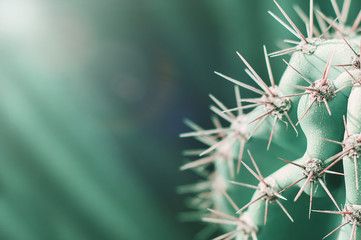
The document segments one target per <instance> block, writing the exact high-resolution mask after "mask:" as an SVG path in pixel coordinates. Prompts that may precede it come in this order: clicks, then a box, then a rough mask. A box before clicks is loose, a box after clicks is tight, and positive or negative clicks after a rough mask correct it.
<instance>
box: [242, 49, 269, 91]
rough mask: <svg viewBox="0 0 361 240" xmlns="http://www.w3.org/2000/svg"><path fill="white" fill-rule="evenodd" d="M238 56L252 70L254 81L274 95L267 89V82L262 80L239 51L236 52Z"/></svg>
mask: <svg viewBox="0 0 361 240" xmlns="http://www.w3.org/2000/svg"><path fill="white" fill-rule="evenodd" d="M236 53H237V55H238V57H239V58H240V59H241V60H242V62H243V63H244V64H245V65H246V66H247V68H248V69H249V70H250V71H251V72H252V74H253V75H254V76H255V77H256V79H257V81H256V83H257V84H258V85H259V86H260V87H261V88H262V89H263V90H264V91H265V92H269V93H270V94H271V96H275V95H274V93H273V92H272V91H271V89H269V87H268V86H267V84H266V83H265V82H264V81H263V80H262V78H261V77H260V76H259V75H258V74H257V72H256V71H255V70H254V69H253V68H252V67H251V65H250V64H249V63H248V62H247V60H246V59H245V58H244V57H243V56H242V55H241V54H240V53H239V52H236Z"/></svg>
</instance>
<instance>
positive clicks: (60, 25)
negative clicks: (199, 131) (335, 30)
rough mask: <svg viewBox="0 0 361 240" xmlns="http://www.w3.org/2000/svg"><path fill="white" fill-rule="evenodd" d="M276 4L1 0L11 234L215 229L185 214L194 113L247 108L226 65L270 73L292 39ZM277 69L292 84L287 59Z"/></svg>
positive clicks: (4, 217)
mask: <svg viewBox="0 0 361 240" xmlns="http://www.w3.org/2000/svg"><path fill="white" fill-rule="evenodd" d="M279 2H280V4H281V5H283V6H284V7H285V9H286V10H287V11H288V12H290V13H291V14H292V15H294V11H293V9H292V6H293V4H295V3H297V4H299V5H301V6H302V7H303V8H304V9H308V3H307V1H303V0H302V1H301V0H298V1H297V0H293V1H289V0H288V1H286V0H280V1H279ZM324 2H325V4H326V5H327V6H326V7H323V9H326V12H327V9H329V5H330V4H329V1H324ZM356 2H357V1H356ZM356 4H360V3H356ZM358 9H359V8H358ZM267 10H272V11H274V12H277V13H278V11H277V9H276V7H275V6H274V4H273V2H272V1H271V0H263V1H260V0H197V1H194V0H61V1H60V0H0V50H1V55H0V116H1V117H0V130H1V134H0V149H1V151H0V152H1V154H0V156H1V157H0V239H2V240H43V239H47V240H49V239H59V240H82V239H111V240H113V239H121V240H145V239H148V240H153V239H174V240H178V239H179V240H180V239H182V240H184V239H193V236H194V234H196V233H197V231H199V230H200V229H201V228H202V224H201V223H181V222H179V221H178V219H177V216H178V215H179V213H180V212H182V211H186V210H187V209H186V207H185V206H184V200H185V197H186V196H180V195H177V194H176V191H175V189H176V187H177V186H179V185H182V184H189V183H192V182H194V181H196V180H197V177H196V176H195V175H194V174H192V173H191V172H184V173H182V172H180V171H179V170H178V169H179V166H180V165H181V164H182V163H183V162H184V159H183V157H182V156H181V151H182V150H183V149H187V148H192V147H194V146H197V143H196V142H195V141H192V140H185V139H179V138H178V135H179V133H181V132H185V131H188V129H187V128H186V127H185V126H184V125H183V122H182V120H183V118H184V117H187V118H190V119H192V120H194V121H195V122H197V123H199V124H201V125H202V126H204V127H210V126H211V124H210V121H209V120H208V118H209V113H210V112H209V111H208V109H207V107H208V104H209V103H210V101H209V98H208V97H207V95H208V93H213V94H214V95H215V96H217V97H219V98H220V99H221V100H222V101H224V102H225V103H226V104H227V105H228V106H232V107H233V106H234V105H235V102H234V95H233V86H232V85H231V84H230V83H228V82H226V81H225V80H222V79H220V78H219V77H217V76H215V74H213V71H214V70H217V71H220V72H223V73H225V74H228V75H230V76H233V77H236V78H238V79H242V81H244V82H248V83H250V80H249V78H248V77H246V75H245V73H244V71H243V69H244V66H243V64H242V63H241V62H240V60H239V59H238V58H237V56H236V54H235V51H236V50H238V51H240V52H241V53H242V54H244V56H246V57H247V59H249V61H250V62H251V64H252V65H253V66H254V67H255V69H256V70H257V71H258V72H259V73H260V74H261V76H265V77H266V76H267V75H266V72H265V70H266V69H265V64H264V58H263V53H262V45H263V44H266V45H267V46H268V49H269V51H273V50H277V49H279V47H278V45H277V44H278V43H280V41H281V39H283V38H286V37H291V38H292V36H290V35H289V34H288V33H287V32H286V31H285V30H284V29H283V28H282V27H281V26H280V25H279V24H278V23H277V22H276V21H274V20H273V19H272V18H271V17H270V16H269V15H268V14H267ZM278 15H280V14H278ZM295 20H296V22H297V23H298V24H300V21H299V19H298V18H297V17H296V18H295ZM302 28H303V26H302ZM303 29H304V28H303ZM271 64H272V66H273V69H274V74H275V76H276V78H279V77H280V76H281V74H282V71H283V69H284V68H285V66H284V64H283V63H282V61H281V58H278V59H274V60H272V63H271ZM249 94H250V93H249V92H247V91H243V92H242V96H248V95H249ZM198 146H199V145H198Z"/></svg>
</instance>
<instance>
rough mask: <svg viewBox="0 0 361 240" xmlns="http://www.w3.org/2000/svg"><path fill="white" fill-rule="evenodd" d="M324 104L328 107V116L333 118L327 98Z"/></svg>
mask: <svg viewBox="0 0 361 240" xmlns="http://www.w3.org/2000/svg"><path fill="white" fill-rule="evenodd" d="M323 102H324V103H325V106H326V109H327V112H328V115H330V116H331V115H332V114H331V109H330V106H329V105H328V102H327V100H326V98H324V99H323Z"/></svg>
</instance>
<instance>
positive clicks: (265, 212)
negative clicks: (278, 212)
mask: <svg viewBox="0 0 361 240" xmlns="http://www.w3.org/2000/svg"><path fill="white" fill-rule="evenodd" d="M267 214H268V199H266V204H265V210H264V225H265V226H266V223H267Z"/></svg>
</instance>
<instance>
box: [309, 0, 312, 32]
mask: <svg viewBox="0 0 361 240" xmlns="http://www.w3.org/2000/svg"><path fill="white" fill-rule="evenodd" d="M308 37H309V38H312V37H313V0H310V31H309V35H308Z"/></svg>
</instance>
